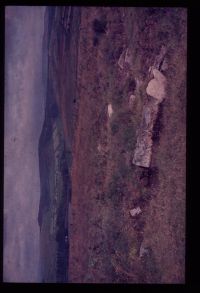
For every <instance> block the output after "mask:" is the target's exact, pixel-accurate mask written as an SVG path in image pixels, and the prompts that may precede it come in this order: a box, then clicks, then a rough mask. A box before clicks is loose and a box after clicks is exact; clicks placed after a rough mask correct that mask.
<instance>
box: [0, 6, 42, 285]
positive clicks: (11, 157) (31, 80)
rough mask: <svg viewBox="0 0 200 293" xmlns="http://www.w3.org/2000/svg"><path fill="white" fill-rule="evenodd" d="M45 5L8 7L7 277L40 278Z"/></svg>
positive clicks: (4, 274)
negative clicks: (40, 141) (40, 164)
mask: <svg viewBox="0 0 200 293" xmlns="http://www.w3.org/2000/svg"><path fill="white" fill-rule="evenodd" d="M44 12H45V7H42V6H40V7H37V6H21V7H20V6H7V7H6V12H5V106H4V113H5V120H4V129H5V130H4V242H3V243H4V247H3V279H4V282H40V274H39V271H40V266H39V226H38V222H37V216H38V208H39V198H40V181H39V159H38V142H39V136H40V133H41V130H42V124H43V121H44V103H45V82H44V80H43V76H42V41H43V33H44Z"/></svg>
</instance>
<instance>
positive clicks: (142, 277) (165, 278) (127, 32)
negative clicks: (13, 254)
mask: <svg viewBox="0 0 200 293" xmlns="http://www.w3.org/2000/svg"><path fill="white" fill-rule="evenodd" d="M186 12H187V11H186V9H184V8H130V7H129V8H128V7H127V8H123V7H81V8H78V7H56V8H53V9H50V8H48V13H49V16H50V17H49V19H50V20H49V22H48V34H47V43H48V46H49V59H48V60H49V61H48V62H49V69H48V76H49V83H48V88H49V95H47V106H46V108H47V109H51V110H48V111H49V112H48V111H47V112H46V113H47V115H46V123H47V121H48V119H50V120H49V121H51V122H50V124H51V127H50V128H49V129H50V130H49V131H50V132H49V135H50V140H49V142H46V146H47V148H48V150H49V151H45V150H44V144H43V143H42V144H41V149H42V150H40V151H42V152H43V154H46V155H47V153H48V152H49V157H48V158H47V159H45V160H44V161H45V162H50V161H51V160H52V158H54V159H53V160H52V163H51V164H52V166H51V165H50V164H48V167H47V169H46V171H45V172H44V174H45V175H43V177H42V178H41V181H42V182H44V180H46V177H48V180H49V182H48V183H47V185H48V186H51V187H50V189H49V190H50V191H49V193H50V194H51V196H52V199H51V201H50V202H53V200H54V199H55V198H60V199H61V198H63V202H62V203H63V204H62V205H60V200H58V201H57V204H54V205H51V208H50V207H47V211H48V212H47V213H49V214H51V212H49V211H51V210H52V209H53V206H56V209H55V214H56V217H57V219H59V215H60V214H62V212H61V210H60V211H59V213H58V206H62V207H63V209H62V210H64V213H65V220H64V216H62V217H61V222H59V220H58V222H57V229H59V227H61V226H62V227H64V228H63V231H65V232H62V233H63V234H62V235H63V236H62V237H63V238H62V237H61V238H62V241H61V242H62V243H64V242H63V241H64V240H63V239H64V236H66V235H67V237H68V241H69V242H67V243H68V244H69V250H68V251H67V255H66V254H65V255H63V256H64V257H65V256H66V264H67V266H66V268H65V270H66V279H62V281H66V280H67V281H69V282H75V283H85V282H89V283H183V282H184V274H185V271H184V266H185V151H186V149H185V131H186V129H185V128H186V53H187V48H186V33H187V32H186V27H187V25H186V23H187V13H186ZM163 52H164V53H163ZM156 70H157V71H156ZM157 73H158V74H157ZM156 74H157V75H156ZM152 80H153V82H152ZM161 80H162V81H163V82H161ZM150 82H151V84H150ZM147 87H148V90H147ZM50 96H51V98H50ZM51 101H53V102H52V104H51ZM155 105H156V106H155ZM55 109H57V111H56V113H54V112H55ZM145 109H146V110H145ZM49 117H50V118H49ZM56 119H57V120H56ZM56 121H57V122H56ZM145 123H146V124H145ZM45 125H46V124H45ZM45 125H44V127H45ZM54 128H55V131H57V132H58V133H60V136H59V138H56V137H57V136H56V135H54V134H53V133H54V130H53V129H54ZM56 129H57V130H56ZM42 136H44V130H43V134H42ZM138 137H143V138H144V137H145V138H144V139H143V141H144V142H145V143H144V147H141V143H140V141H141V139H139V138H138ZM57 143H58V144H60V145H63V148H61V151H60V152H61V153H60V152H59V151H58V154H57V153H56V146H55V145H56V144H57ZM50 145H51V146H50ZM138 146H139V148H140V150H139V152H140V157H141V158H140V163H138V161H137V162H136V161H135V160H134V156H135V157H137V158H138V156H136V155H135V152H136V148H138ZM141 149H142V151H141ZM44 156H45V155H42V158H43V159H44ZM47 156H48V155H47ZM56 156H58V157H57V159H56ZM144 156H146V157H147V158H148V159H145V160H144ZM146 157H145V158H146ZM60 158H63V159H62V160H61V159H60ZM144 161H145V164H144ZM56 162H57V163H56ZM60 162H63V165H62V166H64V167H59V166H60ZM141 162H143V163H141ZM42 165H43V163H42ZM56 166H58V167H56ZM47 170H48V171H47ZM56 170H58V172H56ZM63 170H65V171H63ZM59 172H60V173H59ZM63 172H64V173H65V172H66V173H67V174H69V176H68V177H67V178H68V179H66V173H65V175H63V174H64V173H63ZM47 174H48V175H47ZM50 174H51V175H50ZM56 174H57V175H56ZM56 176H57V177H56ZM53 178H54V179H53ZM55 178H58V180H60V181H59V182H60V183H58V184H57V185H56V183H54V184H53V183H52V182H57V181H55V180H57V179H55ZM66 189H68V191H66ZM49 193H48V194H49ZM42 194H43V192H42V193H41V198H42ZM56 194H57V195H56ZM48 196H49V195H48ZM47 202H49V200H47ZM41 213H42V214H43V213H44V210H42V212H41ZM46 219H47V222H46V223H47V224H46V225H47V226H48V225H49V221H52V216H48V217H46ZM44 225H45V224H44V220H43V222H41V226H43V227H45V226H44ZM48 229H50V228H45V229H43V230H42V231H44V232H43V233H47V234H49V233H50V232H48ZM66 231H67V234H66ZM43 235H44V234H43ZM55 235H56V234H55V232H54V234H53V236H52V237H53V238H52V239H54V242H55V237H56V236H55ZM48 237H49V236H48ZM41 239H42V237H41ZM44 239H47V236H45V237H44V238H43V241H42V243H44V241H45V240H44ZM59 243H60V242H59ZM42 245H43V244H42ZM53 245H54V244H53ZM66 246H67V244H66ZM55 247H56V246H55ZM55 251H56V248H55ZM50 254H51V252H50V251H49V255H50ZM55 255H56V252H55ZM46 257H47V256H46ZM55 257H56V256H54V258H55ZM52 258H53V256H52ZM49 261H50V260H49ZM50 267H51V264H50V263H49V264H47V265H46V268H45V270H47V269H48V270H49V269H50ZM54 275H55V274H54ZM51 278H53V280H54V281H59V278H57V279H56V278H55V277H51ZM51 278H48V277H46V281H49V280H51Z"/></svg>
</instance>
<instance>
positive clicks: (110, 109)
mask: <svg viewBox="0 0 200 293" xmlns="http://www.w3.org/2000/svg"><path fill="white" fill-rule="evenodd" d="M112 114H113V108H112V105H111V104H108V117H109V118H111V116H112Z"/></svg>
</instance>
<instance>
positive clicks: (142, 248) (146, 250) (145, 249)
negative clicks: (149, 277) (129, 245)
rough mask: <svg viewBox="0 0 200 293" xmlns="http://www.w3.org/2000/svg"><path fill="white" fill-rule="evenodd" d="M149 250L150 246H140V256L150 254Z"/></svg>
mask: <svg viewBox="0 0 200 293" xmlns="http://www.w3.org/2000/svg"><path fill="white" fill-rule="evenodd" d="M148 252H149V250H148V248H144V247H142V245H141V246H140V252H139V257H143V256H144V255H146V254H148Z"/></svg>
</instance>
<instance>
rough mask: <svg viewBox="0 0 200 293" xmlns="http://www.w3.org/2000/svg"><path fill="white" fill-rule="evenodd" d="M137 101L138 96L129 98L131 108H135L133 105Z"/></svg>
mask: <svg viewBox="0 0 200 293" xmlns="http://www.w3.org/2000/svg"><path fill="white" fill-rule="evenodd" d="M135 99H136V96H135V95H130V97H129V106H130V107H131V108H132V106H133V103H134V101H135Z"/></svg>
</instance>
